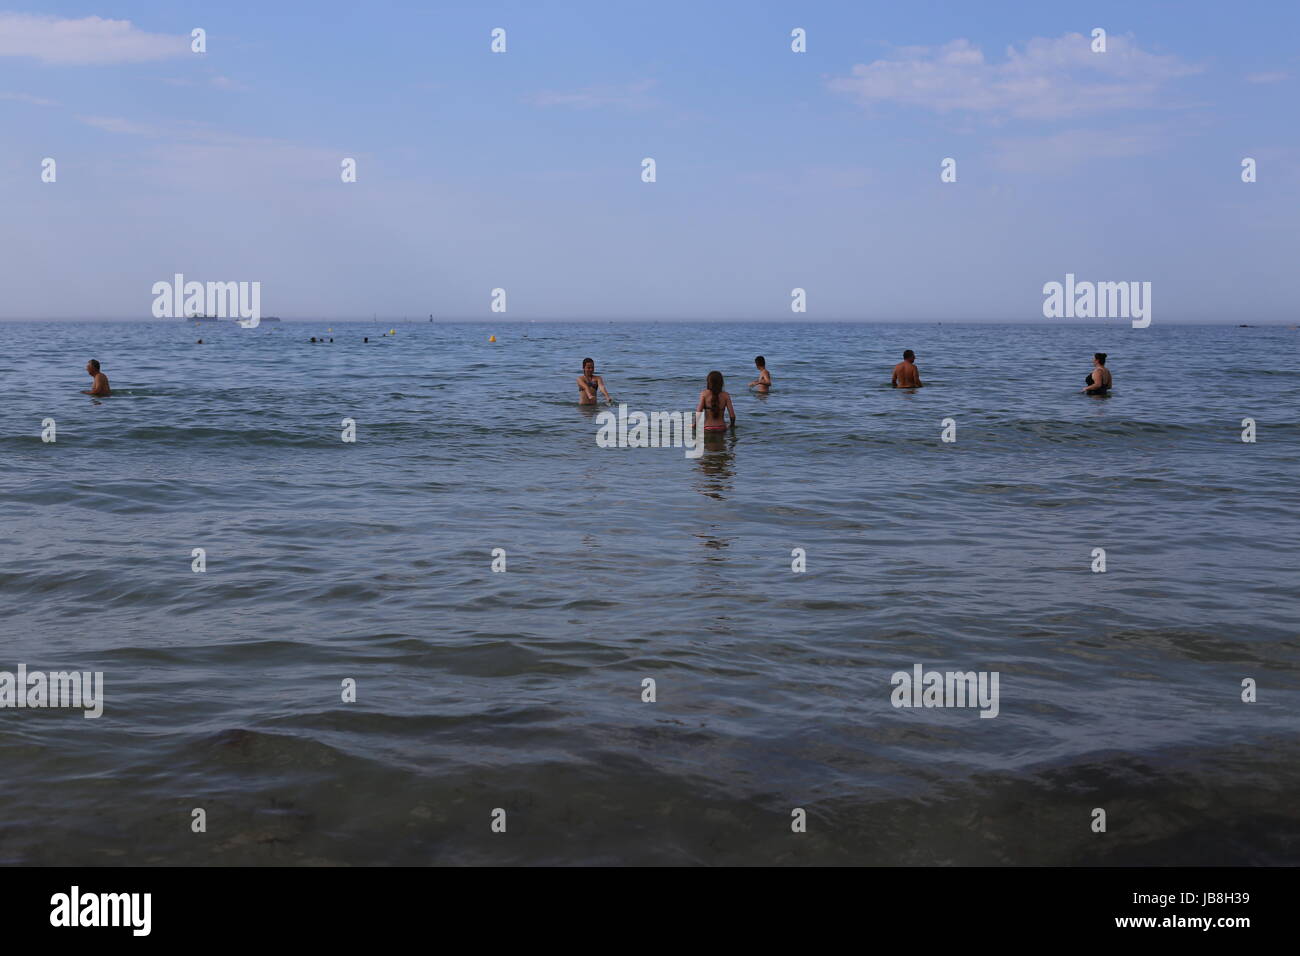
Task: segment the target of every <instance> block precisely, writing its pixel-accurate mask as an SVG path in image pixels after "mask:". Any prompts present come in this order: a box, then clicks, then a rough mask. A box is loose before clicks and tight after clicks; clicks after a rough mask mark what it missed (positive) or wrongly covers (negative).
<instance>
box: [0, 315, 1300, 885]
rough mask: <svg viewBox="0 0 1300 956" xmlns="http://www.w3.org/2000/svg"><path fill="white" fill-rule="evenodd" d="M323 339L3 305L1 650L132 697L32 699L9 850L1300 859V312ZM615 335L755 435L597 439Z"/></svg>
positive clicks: (8, 769)
mask: <svg viewBox="0 0 1300 956" xmlns="http://www.w3.org/2000/svg"><path fill="white" fill-rule="evenodd" d="M1245 321H1249V320H1245ZM328 327H330V326H328V325H327V323H320V324H308V323H282V324H278V325H269V324H268V325H263V326H262V327H261V328H259V329H256V330H244V329H240V328H237V327H235V326H234V325H233V324H223V325H221V326H217V327H203V326H194V325H187V324H185V323H180V322H163V321H157V322H149V323H145V322H140V323H99V324H90V323H27V322H5V323H0V395H2V396H3V403H2V404H0V670H7V671H11V672H12V671H15V670H16V669H17V666H18V665H19V664H20V663H22V664H25V665H26V666H27V667H28V669H30V670H49V671H54V670H84V671H102V672H103V673H104V682H105V704H104V714H103V716H102V717H101V718H99V719H98V720H87V719H84V718H83V717H82V716H81V713H80V712H79V711H73V710H66V709H65V710H55V709H46V710H28V709H24V710H16V709H3V710H0V768H3V777H4V781H3V785H0V862H3V863H9V864H13V863H25V864H56V863H65V864H125V863H143V864H163V863H173V864H187V865H205V864H330V863H335V864H337V863H342V864H417V865H418V864H466V863H505V864H518V863H552V864H575V863H588V864H592V863H594V864H612V863H648V864H666V863H672V864H755V863H785V864H807V863H830V864H850V863H861V864H1011V863H1019V864H1120V865H1124V864H1159V863H1182V864H1216V863H1255V864H1265V863H1272V864H1277V863H1290V864H1295V863H1300V801H1298V800H1297V798H1296V794H1297V793H1298V792H1300V737H1298V736H1297V732H1298V731H1300V716H1298V715H1300V609H1298V604H1297V590H1298V588H1297V566H1298V564H1297V557H1298V555H1300V506H1298V505H1297V495H1296V479H1297V476H1298V475H1300V424H1297V423H1298V422H1300V333H1298V332H1295V331H1292V330H1289V329H1287V328H1284V327H1260V328H1236V327H1232V326H1221V327H1189V326H1183V327H1176V326H1168V325H1166V326H1161V325H1159V324H1158V323H1157V324H1154V325H1152V326H1151V327H1150V328H1148V329H1145V330H1134V329H1131V328H1129V327H1128V323H1111V324H1107V325H1100V324H1094V325H1086V324H1083V323H1072V322H1070V321H1069V320H1062V321H1060V322H1059V323H1057V324H1054V325H1032V326H1014V325H954V324H943V325H939V324H928V325H909V326H891V325H852V324H840V325H812V324H670V323H663V324H653V323H645V324H613V323H591V324H561V323H556V324H549V323H525V324H518V323H516V324H500V325H495V326H489V325H443V324H428V323H425V324H415V323H412V324H409V325H397V326H394V325H393V324H392V323H391V322H389V323H383V324H382V328H381V324H378V323H353V324H334V325H333V326H332V329H333V331H332V333H331V332H328V331H326V329H327V328H328ZM392 327H395V328H396V330H397V334H396V335H395V336H384V337H381V333H382V332H384V331H387V330H388V328H392ZM493 333H495V334H496V336H497V342H496V343H495V344H491V343H489V342H488V341H487V339H488V335H489V334H493ZM322 334H324V335H325V336H327V337H328V336H329V335H331V334H332V335H333V338H334V342H333V343H332V344H324V345H312V344H309V343H308V341H307V340H308V338H309V336H311V335H322ZM200 336H201V337H202V338H203V339H204V342H205V344H203V345H197V344H195V339H197V338H199V337H200ZM363 336H369V337H370V339H371V341H370V342H369V343H368V344H365V343H363V342H362V337H363ZM908 347H910V348H913V349H915V350H916V352H917V355H918V364H919V366H920V369H921V373H922V376H923V378H924V380H925V381H926V382H927V383H928V386H929V387H927V388H925V389H922V390H921V391H919V392H916V393H908V392H900V391H895V390H892V389H890V388H888V387H887V386H888V381H889V369H890V368H891V366H892V365H893V364H894V363H895V362H896V361H897V360H898V357H899V354H900V353H901V351H902V350H903V349H904V348H908ZM1094 351H1105V352H1108V353H1110V360H1109V366H1110V368H1111V369H1112V371H1113V373H1114V377H1115V387H1114V391H1113V394H1112V395H1111V396H1110V397H1109V398H1106V399H1094V398H1089V397H1085V396H1082V395H1080V394H1078V390H1079V389H1080V388H1081V387H1082V384H1083V383H1082V380H1083V377H1084V375H1085V374H1086V373H1087V372H1088V371H1089V370H1090V365H1091V356H1092V353H1093V352H1094ZM760 352H761V353H763V354H765V355H766V356H767V359H768V364H769V367H770V369H771V371H772V375H773V378H774V381H775V386H776V387H775V388H774V389H773V391H772V392H771V394H770V395H769V396H767V397H765V398H760V397H756V396H754V395H752V394H750V393H749V392H748V390H747V389H746V388H745V383H747V382H748V381H750V380H751V379H752V378H754V368H753V364H752V359H753V356H754V355H755V354H757V353H760ZM587 355H591V356H593V357H594V358H595V359H596V361H597V370H598V372H600V373H602V374H603V375H604V376H605V377H606V382H607V384H608V386H609V388H610V390H611V392H612V393H613V395H614V397H615V399H616V400H618V401H624V402H627V403H628V405H629V407H630V409H632V410H643V411H646V412H650V411H660V410H662V411H670V410H675V409H690V408H693V406H694V402H695V399H696V396H697V395H698V393H699V389H700V388H701V386H702V384H703V381H704V377H705V375H706V374H707V373H708V372H709V371H710V370H711V369H715V368H716V369H718V370H720V371H722V372H723V374H724V375H725V376H726V378H727V383H728V388H729V389H730V390H731V391H732V394H733V396H734V399H735V404H736V410H737V412H738V414H739V418H740V427H739V428H738V429H737V431H736V433H735V434H734V436H733V437H729V438H727V439H726V440H724V441H722V442H721V443H719V445H718V446H717V447H714V448H711V449H710V450H709V451H708V452H707V453H706V454H704V455H703V456H702V457H700V458H698V459H695V460H692V459H690V458H687V457H686V456H685V455H684V454H683V452H682V450H680V449H617V448H613V449H605V448H600V447H597V444H596V441H595V436H596V431H597V422H596V419H595V417H594V412H593V410H592V409H583V408H579V407H578V406H577V404H576V401H575V399H576V388H575V385H574V378H575V376H576V375H577V373H578V371H579V362H580V360H581V359H582V358H583V357H584V356H587ZM92 357H93V358H98V359H99V360H100V361H101V362H102V363H103V366H104V371H105V372H106V373H107V374H108V376H109V378H110V379H111V381H112V385H113V388H114V390H115V393H114V395H113V396H112V397H111V398H109V399H107V400H104V401H102V402H95V401H92V400H91V399H90V398H88V397H86V396H84V395H80V394H78V392H79V390H80V389H83V388H88V387H89V377H88V376H87V375H86V374H85V372H84V371H83V368H82V367H83V366H84V364H85V362H86V360H87V359H88V358H92ZM46 418H53V419H54V420H55V421H56V423H57V426H56V427H57V441H56V442H54V443H52V444H51V443H45V442H42V441H41V437H40V435H41V427H42V420H43V419H46ZM345 418H351V419H354V420H355V422H356V442H355V443H345V442H343V441H341V440H340V434H341V430H342V425H341V423H342V420H343V419H345ZM945 418H951V419H954V420H955V422H956V429H957V431H956V434H957V441H956V442H953V443H945V442H943V441H941V439H940V433H941V430H942V427H943V426H942V424H941V422H942V420H943V419H945ZM1243 418H1253V419H1255V420H1256V422H1257V423H1258V441H1257V442H1256V443H1254V444H1247V443H1244V442H1243V441H1242V440H1241V430H1242V419H1243ZM195 548H203V549H204V550H205V551H206V555H207V571H206V572H205V573H195V572H194V571H192V570H191V561H192V558H191V553H192V551H193V549H195ZM495 548H502V549H504V550H505V552H506V561H507V567H508V570H507V571H506V572H505V573H493V572H492V570H491V563H492V551H493V549H495ZM795 548H802V549H804V550H805V552H806V555H807V571H806V572H805V573H794V572H792V570H791V561H792V558H791V552H792V550H793V549H795ZM1095 548H1104V549H1105V551H1106V560H1107V571H1106V573H1104V574H1100V573H1093V572H1092V571H1091V570H1090V566H1091V564H1092V560H1093V559H1092V552H1093V549H1095ZM915 664H922V665H923V666H924V667H925V668H926V669H927V670H929V669H936V670H944V671H947V670H960V671H968V670H975V671H997V672H998V673H999V675H1000V685H999V686H1000V705H999V710H1000V712H999V714H998V716H997V717H996V718H993V719H985V718H980V717H979V714H978V711H977V710H975V709H955V708H950V709H902V708H897V709H896V708H895V707H893V706H891V702H890V694H891V691H892V687H891V683H890V678H891V675H892V674H893V673H894V672H895V671H900V670H903V671H909V672H910V671H911V670H912V668H913V666H914V665H915ZM346 678H351V679H353V680H355V681H356V683H357V700H356V702H355V703H345V702H344V701H343V700H342V699H341V683H342V681H344V679H346ZM645 678H653V679H654V681H655V682H656V694H657V700H656V702H654V703H645V702H642V699H641V697H642V681H643V680H644V679H645ZM1246 678H1251V679H1253V680H1254V681H1255V682H1256V683H1257V686H1258V691H1257V694H1258V700H1257V702H1255V703H1244V702H1243V701H1242V699H1241V696H1242V681H1243V680H1244V679H1246ZM796 807H800V808H803V809H805V810H806V811H807V818H808V824H807V832H806V833H803V834H794V833H792V832H791V811H792V810H793V809H794V808H796ZM195 808H203V809H204V810H205V811H206V814H207V832H206V833H202V834H197V833H193V832H191V812H192V811H193V810H194V809H195ZM496 808H501V809H504V810H505V811H506V818H507V832H506V833H504V834H500V833H493V832H492V831H491V829H490V824H491V820H492V813H493V810H494V809H496ZM1094 808H1103V809H1105V811H1106V814H1107V831H1106V832H1105V833H1104V834H1102V833H1094V832H1092V830H1091V827H1090V824H1091V822H1092V819H1093V815H1092V811H1093V809H1094Z"/></svg>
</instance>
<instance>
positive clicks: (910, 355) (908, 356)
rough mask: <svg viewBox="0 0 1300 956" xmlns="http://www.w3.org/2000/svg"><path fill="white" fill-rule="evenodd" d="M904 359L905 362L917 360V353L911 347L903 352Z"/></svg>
mask: <svg viewBox="0 0 1300 956" xmlns="http://www.w3.org/2000/svg"><path fill="white" fill-rule="evenodd" d="M903 361H904V362H915V361H916V353H915V352H913V351H912V350H911V349H908V350H907V351H906V352H904V353H903Z"/></svg>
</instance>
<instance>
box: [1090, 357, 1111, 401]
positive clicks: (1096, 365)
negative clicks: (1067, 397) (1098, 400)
mask: <svg viewBox="0 0 1300 956" xmlns="http://www.w3.org/2000/svg"><path fill="white" fill-rule="evenodd" d="M1110 383H1111V378H1110V369H1108V368H1107V367H1106V353H1105V352H1094V353H1093V354H1092V371H1091V372H1089V373H1088V377H1087V378H1085V379H1084V380H1083V384H1084V386H1085V387H1084V389H1083V394H1084V395H1105V394H1106V393H1107V392H1108V391H1110Z"/></svg>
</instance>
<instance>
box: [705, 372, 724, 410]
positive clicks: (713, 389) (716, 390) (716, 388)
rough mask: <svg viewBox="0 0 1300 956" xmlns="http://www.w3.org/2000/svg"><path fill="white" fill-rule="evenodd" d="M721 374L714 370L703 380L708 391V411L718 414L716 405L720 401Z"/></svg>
mask: <svg viewBox="0 0 1300 956" xmlns="http://www.w3.org/2000/svg"><path fill="white" fill-rule="evenodd" d="M722 384H723V383H722V373H721V372H719V371H717V370H714V371H712V372H710V373H709V377H708V378H706V379H705V380H704V387H705V388H707V389H708V390H709V393H710V395H709V410H710V411H712V412H713V413H714V414H718V405H719V403H720V402H721V401H722Z"/></svg>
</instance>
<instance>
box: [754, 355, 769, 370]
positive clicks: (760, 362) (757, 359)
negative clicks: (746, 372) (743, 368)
mask: <svg viewBox="0 0 1300 956" xmlns="http://www.w3.org/2000/svg"><path fill="white" fill-rule="evenodd" d="M754 364H755V365H757V366H758V367H759V368H767V359H765V358H763V356H761V355H756V356H754Z"/></svg>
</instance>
